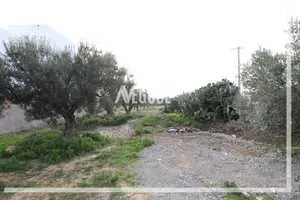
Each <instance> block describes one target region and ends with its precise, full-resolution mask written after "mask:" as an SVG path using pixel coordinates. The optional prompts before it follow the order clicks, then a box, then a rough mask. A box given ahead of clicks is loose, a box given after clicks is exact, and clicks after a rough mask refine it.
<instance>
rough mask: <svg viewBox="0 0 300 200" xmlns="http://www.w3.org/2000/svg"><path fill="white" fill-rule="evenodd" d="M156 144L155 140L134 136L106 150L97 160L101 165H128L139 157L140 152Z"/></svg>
mask: <svg viewBox="0 0 300 200" xmlns="http://www.w3.org/2000/svg"><path fill="white" fill-rule="evenodd" d="M153 144H154V141H153V140H149V139H139V138H132V139H126V140H124V139H123V140H120V141H118V144H117V145H118V147H116V148H113V149H111V150H109V151H104V152H103V153H102V154H100V155H99V156H98V157H96V160H98V161H99V163H100V164H101V165H105V164H106V165H117V166H121V167H123V166H126V165H128V164H130V163H131V162H133V161H134V160H136V159H137V158H138V153H139V152H140V151H141V150H142V149H144V148H146V147H149V146H151V145H153Z"/></svg>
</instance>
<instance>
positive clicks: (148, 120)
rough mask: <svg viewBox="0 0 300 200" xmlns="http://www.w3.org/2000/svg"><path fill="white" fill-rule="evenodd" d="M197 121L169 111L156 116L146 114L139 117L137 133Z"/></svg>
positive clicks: (186, 124) (187, 124) (145, 132)
mask: <svg viewBox="0 0 300 200" xmlns="http://www.w3.org/2000/svg"><path fill="white" fill-rule="evenodd" d="M194 123H195V121H194V120H193V119H191V118H190V117H187V116H185V115H183V114H181V113H168V114H163V115H156V116H146V117H143V118H141V119H139V120H138V121H137V122H136V124H135V127H134V129H135V134H136V135H142V134H149V133H153V132H154V130H155V128H157V127H165V128H167V127H174V126H190V125H192V124H194Z"/></svg>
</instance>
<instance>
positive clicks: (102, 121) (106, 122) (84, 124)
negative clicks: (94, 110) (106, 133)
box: [78, 115, 134, 129]
mask: <svg viewBox="0 0 300 200" xmlns="http://www.w3.org/2000/svg"><path fill="white" fill-rule="evenodd" d="M133 118H134V116H133V115H114V116H104V117H100V116H91V117H87V118H83V119H80V120H78V126H79V128H84V129H86V128H87V129H88V128H94V127H96V126H116V125H121V124H125V123H126V122H128V120H130V119H133Z"/></svg>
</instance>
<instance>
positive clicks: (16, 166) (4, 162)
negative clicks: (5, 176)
mask: <svg viewBox="0 0 300 200" xmlns="http://www.w3.org/2000/svg"><path fill="white" fill-rule="evenodd" d="M27 168H28V165H27V163H26V162H25V161H22V160H19V159H17V158H16V156H11V157H10V158H5V159H4V158H2V159H0V172H14V171H22V170H26V169H27Z"/></svg>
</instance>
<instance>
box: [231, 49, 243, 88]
mask: <svg viewBox="0 0 300 200" xmlns="http://www.w3.org/2000/svg"><path fill="white" fill-rule="evenodd" d="M241 49H243V47H240V46H237V47H236V48H233V49H232V50H237V62H238V87H239V90H240V91H241Z"/></svg>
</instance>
